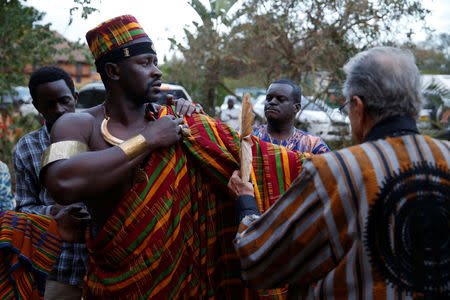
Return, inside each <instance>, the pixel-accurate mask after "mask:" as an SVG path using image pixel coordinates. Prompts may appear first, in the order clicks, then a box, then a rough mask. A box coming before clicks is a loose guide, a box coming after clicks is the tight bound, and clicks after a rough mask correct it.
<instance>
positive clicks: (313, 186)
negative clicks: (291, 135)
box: [235, 135, 450, 299]
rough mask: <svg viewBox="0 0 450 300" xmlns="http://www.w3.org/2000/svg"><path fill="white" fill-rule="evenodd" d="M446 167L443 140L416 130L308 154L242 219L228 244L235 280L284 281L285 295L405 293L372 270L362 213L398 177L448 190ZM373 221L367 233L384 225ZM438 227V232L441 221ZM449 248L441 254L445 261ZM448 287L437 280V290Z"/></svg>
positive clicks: (447, 150)
mask: <svg viewBox="0 0 450 300" xmlns="http://www.w3.org/2000/svg"><path fill="white" fill-rule="evenodd" d="M449 165H450V144H449V143H448V142H446V141H439V140H435V139H432V138H430V137H428V136H423V135H407V136H402V137H396V138H387V139H382V140H378V141H375V142H366V143H363V144H361V145H358V146H353V147H350V148H346V149H343V150H340V151H335V152H330V153H326V154H323V155H318V156H314V157H312V158H310V159H308V160H307V161H306V162H305V164H304V165H303V170H302V172H301V174H300V175H299V177H298V178H297V179H296V180H295V181H294V183H293V184H292V186H291V187H290V188H289V190H288V191H287V192H286V193H285V194H284V195H283V196H282V197H281V198H280V199H279V200H278V201H277V202H276V203H275V204H274V205H273V206H272V207H271V208H270V209H269V210H268V211H267V212H266V213H265V214H263V215H262V216H261V217H259V218H258V217H256V216H246V217H245V218H244V219H243V220H242V222H241V224H240V227H239V230H238V234H237V237H236V239H235V248H236V250H237V252H238V255H239V257H240V260H241V267H242V276H243V278H244V279H245V280H246V281H247V282H248V283H249V284H250V286H253V287H258V288H272V287H277V286H282V285H283V284H284V283H289V284H290V286H289V296H288V298H291V297H292V298H294V297H295V298H296V299H297V298H299V299H404V298H408V297H410V296H411V294H410V293H406V292H405V290H402V289H400V288H399V286H398V285H396V284H395V283H396V282H395V281H393V283H394V284H388V281H387V280H386V279H385V277H384V276H383V273H381V272H378V271H374V270H378V269H377V266H376V265H374V264H373V260H374V259H375V257H374V256H373V255H372V256H371V254H370V251H371V248H370V243H368V241H367V239H368V238H369V237H368V236H367V234H368V232H367V230H368V228H367V226H368V225H367V224H368V222H367V220H368V215H369V216H370V214H369V211H371V209H372V208H373V206H372V205H373V204H374V203H375V202H377V201H381V200H379V199H377V198H378V196H379V195H380V193H382V192H383V191H384V188H386V187H387V186H389V185H390V184H392V183H394V182H400V183H401V184H400V185H398V186H397V188H401V187H403V186H406V184H407V183H412V185H411V184H409V185H408V187H409V188H414V183H415V180H417V181H418V182H419V181H420V180H423V179H427V180H428V181H427V183H428V184H430V183H431V184H435V183H437V185H436V187H437V190H439V189H444V190H445V188H446V189H447V191H448V188H449V187H450V179H449V176H450V175H449V168H448V167H449ZM421 168H422V169H426V170H432V171H430V172H428V173H427V172H422V171H420V170H421ZM399 180H400V181H399ZM428 186H430V185H428ZM399 190H401V189H399ZM429 192H430V191H429ZM434 192H435V191H431V193H434ZM400 195H401V194H400ZM407 195H408V196H409V195H410V194H407ZM433 196H435V198H436V199H437V198H440V199H441V200H443V203H444V205H447V207H448V204H449V200H450V198H449V197H450V194H445V193H440V194H439V191H436V194H433ZM403 199H408V198H402V200H403ZM393 200H398V199H393ZM427 200H428V199H427ZM403 204H404V203H403ZM397 205H398V206H401V205H402V204H401V203H398V204H397ZM447 213H448V211H447ZM447 221H448V220H447ZM374 225H375V226H374V228H372V229H374V230H375V231H377V230H378V228H379V230H382V229H383V228H385V227H383V224H381V223H380V224H376V223H375V224H374ZM447 225H448V224H447ZM443 227H444V229H443V230H444V232H445V229H446V228H445V221H444V226H443ZM372 234H373V232H372ZM447 234H448V231H447ZM447 238H448V235H447ZM399 244H401V243H399ZM395 246H397V244H395ZM372 250H374V249H373V248H372ZM375 250H376V249H375ZM374 252H376V251H374ZM449 254H450V253H445V254H444V255H446V256H445V257H446V259H447V263H448V258H449ZM381 259H383V257H381ZM447 266H448V265H447ZM446 271H447V275H448V270H446ZM442 276H443V275H442ZM449 286H450V283H449V282H447V283H446V287H445V283H444V284H443V286H442V291H443V293H444V294H447V293H448V292H449V290H448V289H449ZM413 296H414V294H413ZM447 296H448V294H447ZM447 299H448V298H447Z"/></svg>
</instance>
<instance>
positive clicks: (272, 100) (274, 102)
mask: <svg viewBox="0 0 450 300" xmlns="http://www.w3.org/2000/svg"><path fill="white" fill-rule="evenodd" d="M276 100H277V98H275V97H271V98H268V99H267V103H269V104H270V105H276V104H277V103H278V102H277V101H276Z"/></svg>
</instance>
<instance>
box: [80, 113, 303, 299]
mask: <svg viewBox="0 0 450 300" xmlns="http://www.w3.org/2000/svg"><path fill="white" fill-rule="evenodd" d="M172 111H173V110H172V109H171V108H168V107H164V108H162V110H161V111H160V114H159V115H160V116H163V115H165V114H168V113H170V114H172V113H173V112H172ZM186 122H187V123H188V125H189V127H190V130H191V134H192V137H189V138H185V139H184V140H183V143H179V144H177V145H175V146H173V147H170V148H167V149H161V150H160V151H157V152H155V153H153V154H152V155H151V157H150V158H149V159H148V163H147V164H146V165H145V171H146V173H147V175H148V177H149V182H144V183H141V184H136V185H135V186H134V187H133V188H132V190H130V191H129V192H128V193H127V194H126V195H125V196H124V197H123V199H122V201H121V202H120V203H119V205H118V206H117V208H116V210H115V213H114V214H113V215H112V216H111V217H110V218H109V220H108V222H107V223H106V224H105V225H104V227H103V228H102V229H101V230H100V232H99V234H98V235H97V236H96V237H95V238H94V239H88V241H87V245H88V249H89V251H90V264H89V268H88V275H87V281H86V282H85V291H86V296H87V298H88V299H99V298H105V299H123V298H124V297H126V298H127V299H149V298H151V299H179V298H194V299H208V298H209V299H214V298H218V299H231V298H234V299H242V298H243V297H244V296H246V297H252V296H255V292H254V291H253V292H252V291H249V290H247V291H245V292H244V290H245V289H244V287H243V285H242V281H241V279H240V278H241V276H240V265H239V261H238V259H237V256H236V254H235V251H234V249H233V244H232V241H233V239H234V237H235V234H236V231H237V226H236V225H237V220H236V217H235V212H234V201H233V200H231V197H230V196H229V195H228V194H227V188H226V184H227V182H228V179H229V177H230V176H231V173H232V172H233V171H234V170H236V169H238V153H239V151H238V146H239V137H238V135H237V133H236V132H235V131H234V130H233V129H231V128H230V127H228V126H226V125H225V124H223V123H221V122H220V121H217V120H214V119H211V118H209V117H207V116H204V115H197V114H195V115H193V116H192V117H190V118H186ZM253 142H254V146H253V171H252V176H251V177H252V181H253V183H254V184H255V186H256V184H257V186H258V190H257V199H258V201H259V206H260V208H261V211H265V210H266V209H268V208H269V207H270V205H271V204H272V203H273V202H274V201H275V200H276V199H277V198H278V196H279V194H280V193H282V192H284V190H286V189H287V188H288V187H289V185H290V183H291V182H292V181H293V180H294V179H295V178H296V177H297V175H298V174H299V171H300V169H301V164H302V160H303V159H304V155H303V154H301V153H298V152H289V151H287V150H286V149H285V148H282V147H279V146H276V145H272V144H267V143H264V142H260V141H259V140H258V139H257V138H254V139H253ZM262 195H264V198H265V199H269V200H267V201H266V202H262V201H261V199H262Z"/></svg>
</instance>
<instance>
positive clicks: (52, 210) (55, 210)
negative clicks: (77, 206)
mask: <svg viewBox="0 0 450 300" xmlns="http://www.w3.org/2000/svg"><path fill="white" fill-rule="evenodd" d="M63 207H64V206H62V205H59V204H54V205H52V206H51V207H50V215H52V216H56V215H57V214H58V212H59V211H60V210H61V209H62V208H63Z"/></svg>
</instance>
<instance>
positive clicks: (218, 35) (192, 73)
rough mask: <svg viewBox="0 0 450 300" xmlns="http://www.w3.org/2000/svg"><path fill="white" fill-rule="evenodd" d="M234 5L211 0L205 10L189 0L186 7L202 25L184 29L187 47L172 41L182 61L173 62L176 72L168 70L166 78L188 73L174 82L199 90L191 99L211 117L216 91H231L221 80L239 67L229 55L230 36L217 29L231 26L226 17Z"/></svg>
mask: <svg viewBox="0 0 450 300" xmlns="http://www.w3.org/2000/svg"><path fill="white" fill-rule="evenodd" d="M236 2H237V1H236V0H226V1H225V0H222V1H220V0H216V1H213V0H211V1H210V7H211V8H210V9H208V8H206V7H205V6H204V5H203V4H202V3H201V2H200V1H199V0H191V1H190V2H189V4H190V5H191V6H192V8H193V9H194V10H195V11H196V12H197V14H198V15H199V16H200V18H201V19H202V24H198V23H195V22H194V23H193V25H194V27H195V30H194V31H192V32H191V31H189V30H188V29H185V30H184V31H185V35H186V44H187V46H185V45H184V44H183V43H179V42H177V41H175V40H173V39H171V42H172V47H174V48H176V49H178V50H180V51H181V53H182V54H183V56H184V60H182V61H181V60H177V61H176V62H174V63H175V64H176V65H177V70H175V69H174V68H168V73H167V74H166V75H167V76H166V78H167V77H169V78H174V77H175V76H177V74H178V75H180V73H184V74H188V77H185V78H183V79H181V78H180V79H179V80H177V81H179V82H182V84H183V85H184V86H185V87H187V88H190V87H194V86H196V87H198V90H197V91H194V92H193V94H194V97H195V98H196V101H198V102H200V103H201V104H202V105H203V106H204V108H205V110H206V111H207V112H208V113H210V114H211V113H213V112H214V106H215V105H216V104H217V103H216V101H217V88H218V87H219V86H220V87H221V88H222V89H225V90H227V91H228V93H230V92H232V91H231V90H230V89H229V88H228V87H226V86H225V84H224V81H223V78H224V77H226V76H228V75H229V74H230V72H232V70H233V69H232V68H233V66H236V65H239V64H240V62H239V58H238V57H234V56H232V55H230V53H231V49H230V48H231V46H232V45H231V44H230V41H231V36H230V35H229V34H227V33H223V32H220V31H219V29H218V28H219V27H220V26H222V25H224V24H230V23H232V18H230V17H228V16H227V13H228V11H229V10H230V8H231V7H232V6H233V5H234V4H235V3H236ZM180 69H181V70H183V71H180ZM190 91H193V90H191V89H190Z"/></svg>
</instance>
